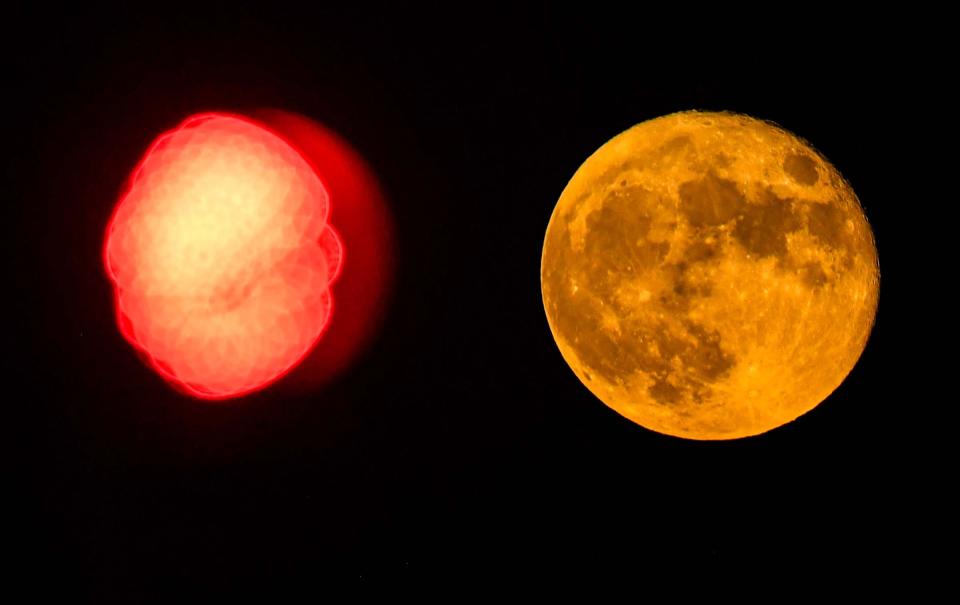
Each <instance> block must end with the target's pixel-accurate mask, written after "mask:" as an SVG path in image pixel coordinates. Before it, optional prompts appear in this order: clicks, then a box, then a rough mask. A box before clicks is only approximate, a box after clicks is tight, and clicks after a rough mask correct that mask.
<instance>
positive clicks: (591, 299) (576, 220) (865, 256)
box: [540, 112, 880, 439]
mask: <svg viewBox="0 0 960 605" xmlns="http://www.w3.org/2000/svg"><path fill="white" fill-rule="evenodd" d="M879 277H880V274H879V267H878V263H877V250H876V246H875V244H874V239H873V233H872V232H871V230H870V226H869V224H868V223H867V219H866V217H865V216H864V213H863V209H862V208H861V207H860V202H859V201H858V200H857V196H856V195H855V194H854V192H853V189H852V188H851V187H850V185H849V184H848V183H847V181H846V180H844V178H843V177H842V176H841V175H840V173H839V172H838V171H837V169H836V168H834V167H833V166H832V165H831V164H830V163H829V162H828V161H827V160H826V159H825V158H824V157H823V156H822V155H820V154H819V153H818V152H817V151H816V150H815V149H813V147H811V146H810V145H809V144H808V143H806V142H805V141H803V140H802V139H800V138H799V137H797V136H795V135H793V134H791V133H789V132H787V131H785V130H783V129H782V128H779V127H778V126H776V125H774V124H771V123H769V122H765V121H761V120H757V119H755V118H751V117H749V116H745V115H739V114H733V113H707V112H684V113H676V114H672V115H668V116H664V117H660V118H656V119H654V120H649V121H647V122H643V123H641V124H639V125H637V126H634V127H633V128H631V129H629V130H627V131H626V132H623V133H621V134H619V135H617V136H616V137H614V138H613V139H611V140H610V141H608V142H607V143H606V144H604V145H603V146H602V147H601V148H600V149H598V150H597V151H596V152H595V153H594V154H593V155H591V156H590V157H589V158H587V160H586V161H585V162H584V163H583V165H582V166H580V168H579V169H578V170H577V172H576V173H575V174H574V175H573V178H572V179H571V180H570V182H569V184H567V186H566V188H565V189H564V190H563V193H562V194H561V196H560V200H559V201H558V202H557V206H556V208H555V209H554V211H553V215H552V216H551V218H550V223H549V226H548V227H547V233H546V238H545V241H544V246H543V258H542V264H541V275H540V278H541V288H542V292H543V304H544V308H545V310H546V314H547V321H548V322H549V324H550V329H551V331H552V332H553V336H554V339H555V340H556V342H557V345H558V347H559V348H560V353H561V354H562V355H563V358H564V359H565V360H566V362H567V363H568V364H569V365H570V367H571V368H572V369H573V371H574V372H575V373H576V375H577V377H578V378H579V379H580V380H581V381H582V382H583V384H584V385H586V387H587V388H588V389H589V390H590V391H591V392H592V393H593V394H594V395H596V396H597V397H598V398H599V399H600V400H601V401H603V402H604V403H605V404H607V405H608V406H610V407H611V408H613V409H614V410H616V411H617V412H619V413H620V414H622V415H623V416H625V417H627V418H629V419H630V420H632V421H634V422H636V423H638V424H640V425H642V426H644V427H647V428H649V429H652V430H654V431H658V432H660V433H665V434H668V435H675V436H678V437H686V438H690V439H735V438H739V437H746V436H750V435H756V434H759V433H763V432H766V431H769V430H770V429H773V428H775V427H778V426H780V425H783V424H785V423H787V422H790V421H792V420H794V419H795V418H797V417H798V416H800V415H801V414H804V413H806V412H808V411H809V410H811V409H813V408H814V407H816V406H817V405H818V404H819V403H820V402H821V401H823V400H824V399H825V398H826V397H827V396H828V395H830V393H832V392H833V391H834V390H835V389H836V388H837V387H838V386H839V385H840V383H841V382H843V380H844V378H846V376H847V374H848V373H849V372H850V370H851V369H852V368H853V366H854V364H856V362H857V359H858V358H859V357H860V354H861V353H862V352H863V349H864V347H865V346H866V342H867V338H868V336H869V335H870V330H871V328H872V326H873V321H874V315H875V313H876V308H877V298H878V294H879Z"/></svg>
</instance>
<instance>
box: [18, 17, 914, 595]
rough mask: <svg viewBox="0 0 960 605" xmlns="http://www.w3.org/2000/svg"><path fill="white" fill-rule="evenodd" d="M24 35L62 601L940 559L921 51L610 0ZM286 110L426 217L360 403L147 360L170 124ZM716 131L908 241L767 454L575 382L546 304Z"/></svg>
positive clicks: (43, 477) (22, 527)
mask: <svg viewBox="0 0 960 605" xmlns="http://www.w3.org/2000/svg"><path fill="white" fill-rule="evenodd" d="M131 11H133V12H131ZM594 12H595V13H596V14H593V13H594ZM691 12H692V11H691ZM798 12H803V11H798ZM818 15H819V16H818ZM731 17H732V18H731ZM727 21H732V22H735V23H738V24H739V25H736V26H734V25H731V24H729V23H727ZM885 25H886V26H889V27H896V26H898V25H897V19H896V17H891V19H890V20H889V22H885ZM8 26H9V27H10V28H11V29H12V30H14V31H13V33H12V34H11V36H10V37H8V38H7V41H6V43H7V44H8V45H9V47H8V48H7V49H6V50H5V55H6V56H7V57H8V58H10V59H12V61H11V63H10V64H9V68H8V69H7V72H6V73H7V80H6V81H7V83H8V85H9V92H8V94H7V95H6V99H5V101H6V102H9V103H12V106H11V108H10V110H9V111H8V114H7V115H9V116H10V118H9V119H8V122H9V124H8V127H9V133H10V134H9V138H8V140H9V142H10V144H9V146H8V150H9V157H8V158H7V159H6V160H5V162H4V169H5V171H7V172H8V173H9V174H8V178H5V179H4V188H5V189H7V191H6V192H5V198H7V199H6V200H5V201H7V202H8V204H9V206H8V218H9V217H12V219H13V220H12V222H11V223H9V224H8V225H10V224H12V225H13V227H12V228H11V232H12V234H13V236H12V237H11V238H7V241H6V242H5V244H6V245H11V246H12V247H13V248H12V250H11V252H10V253H9V254H8V255H7V259H8V260H10V261H12V264H13V267H12V269H11V275H12V276H13V278H12V284H13V291H14V292H15V295H13V296H10V297H8V300H7V301H6V304H10V305H12V307H11V312H10V313H9V314H8V317H10V318H11V320H10V324H11V325H10V329H11V330H12V334H13V337H14V338H15V339H16V340H15V347H16V349H15V352H16V355H15V356H13V358H12V359H10V360H8V361H7V362H5V363H6V364H7V366H6V367H7V372H6V374H7V376H8V377H9V378H10V380H12V381H13V382H12V384H13V385H14V388H15V389H19V391H16V393H19V394H15V396H14V397H13V398H12V399H11V401H9V402H8V403H7V407H8V408H9V409H10V414H11V416H10V418H11V420H10V421H9V424H8V426H7V428H8V431H9V432H10V439H8V440H7V442H8V443H12V444H13V445H14V446H15V447H16V452H15V453H14V454H13V455H12V456H9V457H8V460H9V461H12V471H11V476H15V477H18V478H22V479H24V481H25V483H24V485H25V486H26V487H25V488H24V489H19V488H18V489H17V490H15V491H16V494H17V496H16V497H14V498H11V502H12V504H13V506H14V513H13V514H12V515H9V516H8V519H9V522H10V528H9V529H10V532H9V535H11V536H13V542H12V543H11V544H12V546H11V552H15V553H17V556H16V559H17V565H16V566H14V567H13V568H12V570H11V571H9V573H10V576H11V577H13V576H16V578H17V579H19V580H20V581H24V582H27V583H29V585H30V587H31V590H34V591H39V592H41V593H42V592H46V591H59V590H69V591H70V594H71V595H73V596H74V597H75V598H78V599H79V598H81V597H84V596H89V597H92V598H93V599H94V600H98V601H101V602H102V601H104V600H106V601H112V600H117V601H136V600H138V599H145V600H146V599H151V598H158V600H167V598H166V597H167V596H174V595H181V596H182V595H184V594H191V595H192V594H198V593H195V592H192V591H193V590H195V589H199V590H202V591H208V590H209V591H213V592H222V591H227V592H232V591H235V590H238V589H239V590H243V591H246V590H248V589H253V588H255V587H263V588H268V589H270V590H274V589H276V588H277V587H284V588H288V589H290V590H293V591H297V590H301V589H307V590H322V589H323V586H325V584H326V580H327V579H330V578H331V577H333V578H337V579H340V580H346V581H347V582H351V583H361V582H365V581H368V580H371V579H373V580H376V579H379V578H389V579H395V578H413V579H427V580H435V579H438V578H449V577H450V574H453V575H454V576H456V577H459V578H464V579H468V580H473V581H475V582H497V581H498V580H502V579H503V578H505V577H508V576H515V575H518V574H520V575H523V576H527V575H530V574H535V575H536V576H538V577H539V576H540V574H543V575H544V577H546V578H551V577H552V578H559V579H560V580H563V581H565V580H566V579H567V578H569V577H570V575H568V574H580V573H584V572H585V571H588V570H591V571H598V570H599V571H606V572H607V573H609V574H610V575H611V576H613V577H623V578H626V579H628V580H630V581H631V582H634V581H636V582H638V584H639V585H642V584H643V583H644V582H646V583H649V584H651V585H656V584H658V583H660V582H661V580H660V576H659V575H658V573H659V571H658V570H660V569H674V570H678V571H681V572H683V573H685V574H689V576H690V579H689V581H690V582H693V583H695V582H697V581H698V580H699V579H702V572H704V571H706V570H710V571H716V570H719V571H720V576H721V578H722V579H721V580H720V581H719V582H720V583H719V584H716V586H718V587H726V588H727V589H732V590H734V591H736V589H737V587H738V586H740V585H745V584H751V583H753V582H752V580H751V579H750V576H751V574H755V573H758V572H757V571H756V570H758V569H761V568H762V569H765V570H772V571H777V572H779V574H778V575H782V576H783V577H784V578H785V581H786V582H787V583H788V584H790V585H793V584H802V583H804V582H806V581H807V579H808V578H810V577H817V576H822V575H823V574H825V573H826V572H828V571H831V570H833V571H836V572H838V573H841V574H847V573H848V571H849V569H850V568H861V567H862V568H863V569H866V570H869V573H871V574H880V573H881V572H880V571H879V570H881V569H887V566H888V565H889V566H893V567H898V566H899V563H897V562H898V561H901V560H903V559H905V558H908V557H909V556H910V553H911V551H909V550H905V549H904V548H903V547H902V539H904V538H905V537H907V536H909V535H910V534H912V533H913V532H914V529H913V528H912V524H913V523H914V520H915V516H916V513H915V511H914V509H913V508H910V509H905V508H903V504H902V503H903V502H904V501H905V500H904V498H903V494H904V492H905V491H909V490H910V489H913V487H910V483H909V477H910V476H911V470H910V466H909V465H910V461H909V458H907V457H906V456H905V452H908V451H911V450H912V449H913V447H914V438H913V437H912V436H911V435H912V434H913V432H912V431H913V421H912V420H911V415H910V414H904V412H903V409H904V408H903V401H904V400H903V398H902V393H901V390H905V387H901V384H900V383H899V382H898V379H897V376H898V373H897V372H896V368H897V367H899V366H898V363H899V362H898V357H902V356H903V353H904V352H903V349H902V345H903V341H902V340H901V337H902V334H900V333H899V331H898V324H897V322H896V321H895V320H894V317H895V316H896V314H897V309H898V307H899V305H900V304H901V302H902V301H900V300H898V297H899V295H898V291H900V290H899V289H898V283H899V280H900V275H901V271H900V266H901V265H902V262H903V261H901V254H900V250H901V249H903V248H905V247H906V245H905V243H904V242H903V241H902V237H903V236H902V234H901V233H898V232H896V230H895V227H896V224H895V221H896V220H899V219H898V218H896V215H895V212H896V211H897V208H898V206H901V205H902V199H900V198H898V197H897V195H896V194H895V193H894V188H893V187H894V186H893V184H892V183H891V177H890V175H891V174H894V173H896V172H897V171H898V169H897V166H899V165H900V163H901V159H899V158H898V156H897V153H892V152H891V149H896V148H897V145H895V144H894V141H897V140H899V138H900V137H903V136H905V132H904V131H905V129H906V127H905V126H904V125H903V123H902V122H901V121H899V120H891V119H890V116H891V115H896V113H897V112H898V111H904V109H905V104H906V103H907V102H908V101H909V99H914V98H916V97H917V96H918V95H921V96H922V95H923V94H925V93H924V91H923V89H922V88H918V87H919V86H921V85H922V82H921V81H920V80H921V79H920V78H916V77H914V79H913V80H911V83H910V84H909V86H908V85H907V83H906V82H907V74H908V73H910V72H913V71H914V68H913V64H912V63H911V60H910V58H909V57H908V56H907V55H906V54H905V53H906V52H907V51H908V47H910V43H908V42H907V41H905V40H904V39H903V36H902V35H890V34H889V32H888V33H878V31H880V29H882V28H878V27H875V26H871V27H865V26H863V25H860V24H858V23H857V22H856V21H843V20H839V21H838V20H837V16H836V15H833V16H832V17H831V19H829V20H827V19H825V18H823V15H822V14H816V13H815V14H807V15H802V14H798V15H790V16H789V17H781V16H773V15H771V16H767V15H763V14H753V15H746V16H742V17H741V16H738V15H732V16H730V15H728V17H727V18H726V19H721V18H720V17H719V15H717V14H712V13H709V12H707V13H703V14H700V15H699V16H698V17H697V18H696V19H694V16H693V15H684V14H679V15H666V14H660V13H658V12H654V11H650V10H649V9H645V8H635V9H633V10H632V11H628V12H624V9H618V10H617V11H615V12H603V11H601V10H600V9H599V8H597V9H594V8H593V7H592V6H591V5H589V4H588V5H582V6H579V7H577V8H576V9H570V10H559V9H557V8H556V7H548V6H540V7H538V8H527V9H523V10H518V9H510V10H501V11H494V10H492V9H489V8H483V9H481V8H473V9H471V8H464V7H459V8H457V9H456V10H455V11H448V12H443V11H441V10H440V9H439V8H436V9H433V10H428V9H424V10H421V11H418V12H410V11H407V10H406V9H403V10H401V9H396V8H394V9H390V10H384V9H381V8H371V7H366V6H359V5H351V6H349V7H346V8H339V9H319V8H318V9H311V10H306V9H296V10H293V9H291V10H286V11H281V10H278V9H275V8H270V9H268V8H259V9H245V8H241V7H237V6H235V5H232V4H230V5H224V6H223V7H221V8H219V9H216V10H210V11H206V10H200V9H197V8H193V9H191V10H189V11H184V12H174V11H171V12H169V13H167V14H150V15H148V14H141V13H140V12H138V11H137V10H133V9H129V8H128V9H125V10H120V11H113V12H104V13H101V14H64V13H61V12H58V11H54V10H51V11H49V12H48V13H44V14H36V15H23V16H17V17H16V18H11V20H10V21H9V23H8ZM899 27H901V29H903V28H907V27H908V26H907V25H906V24H900V25H899ZM901 34H902V32H901ZM263 107H273V108H281V109H286V110H290V111H295V112H299V113H302V114H304V115H306V116H309V117H311V118H313V119H315V120H318V121H320V122H321V123H323V124H325V125H327V126H329V127H330V128H332V129H334V130H336V131H337V132H339V133H340V134H341V135H343V136H344V137H345V138H346V139H347V140H349V141H350V142H351V143H352V144H353V145H354V146H355V147H356V148H357V149H358V150H359V151H360V152H361V153H362V154H363V155H364V156H365V157H366V158H367V160H368V161H369V162H370V164H371V165H372V167H373V168H374V170H375V171H376V173H377V174H378V175H379V177H380V178H381V181H382V184H383V185H384V187H385V189H386V191H387V192H388V195H389V203H390V207H391V210H392V212H393V214H394V219H395V222H396V227H397V232H398V251H397V262H398V266H397V282H396V288H395V290H394V295H393V299H392V303H391V304H390V306H389V311H388V315H387V317H386V320H385V323H384V326H383V329H382V330H381V332H380V334H379V336H378V337H377V339H376V341H375V342H374V343H373V345H372V346H371V347H370V349H369V350H368V352H367V353H366V354H365V356H363V357H362V358H361V359H360V360H359V361H358V362H357V363H355V364H354V366H353V367H352V368H351V369H350V370H348V371H347V372H346V373H345V374H343V375H342V376H341V377H340V378H339V379H338V380H337V381H336V382H334V383H333V384H331V385H329V386H328V387H327V388H325V389H323V390H321V391H319V392H315V393H312V394H310V395H303V394H301V395H296V394H291V393H290V392H289V391H288V390H284V389H283V388H271V389H268V390H266V391H264V392H262V393H259V394H256V395H254V396H251V397H247V398H245V399H242V400H239V401H236V402H234V403H232V404H229V405H220V406H217V405H205V404H202V403H198V402H197V401H195V400H191V399H189V398H186V397H184V396H182V395H180V394H177V393H175V392H174V391H172V390H171V389H169V388H168V387H167V386H166V385H165V384H164V383H163V382H162V380H161V379H160V378H159V377H157V376H156V375H155V374H154V373H153V372H152V371H150V370H149V369H147V368H146V367H145V366H144V365H143V364H142V363H141V362H140V361H139V360H138V358H137V357H136V355H135V354H134V352H133V351H132V349H131V348H130V347H129V346H128V345H127V343H126V342H125V341H123V339H122V338H121V336H120V334H119V332H118V331H117V329H116V327H115V325H114V323H113V317H112V313H111V294H110V289H109V284H108V282H107V280H106V279H105V277H104V275H103V274H102V270H101V264H100V256H99V254H100V247H101V245H102V236H103V229H104V227H105V225H106V221H107V219H108V216H109V213H110V211H111V208H112V206H113V204H114V203H115V201H116V195H117V193H118V190H119V188H120V187H121V185H122V184H123V181H124V179H125V178H126V176H127V174H128V172H129V170H130V169H131V168H132V167H133V166H134V165H135V163H136V162H137V160H138V158H139V157H140V155H141V154H142V152H143V151H144V149H145V148H146V146H147V145H148V144H149V143H150V141H151V140H152V139H153V138H154V137H155V136H156V135H157V134H158V133H160V132H162V131H164V130H166V129H169V128H170V127H172V126H174V125H176V124H177V123H178V122H179V121H180V120H182V119H183V118H184V117H186V116H187V115H189V114H191V113H194V112H198V111H202V110H227V111H235V112H249V111H253V110H256V109H258V108H263ZM684 109H712V110H733V111H739V112H745V113H749V114H751V115H754V116H757V117H760V118H765V119H769V120H773V121H775V122H777V123H779V124H781V125H783V126H784V127H786V128H787V129H789V130H791V131H793V132H795V133H797V134H799V135H801V136H803V137H805V138H807V139H808V140H810V141H812V142H813V143H814V144H815V145H816V146H817V147H818V149H820V151H822V152H823V153H824V154H825V155H826V156H827V157H828V158H829V159H830V160H831V161H832V162H833V163H834V164H835V165H836V166H837V167H838V168H839V169H840V171H841V172H842V173H843V174H844V175H845V176H846V177H847V178H848V179H849V181H850V182H851V183H852V185H853V187H854V189H855V190H856V191H857V193H858V195H859V196H860V199H861V201H862V203H863V206H864V208H865V210H866V213H867V216H868V218H869V220H870V222H871V224H872V226H873V228H874V233H875V235H876V238H877V242H878V248H879V252H880V263H881V271H882V287H881V300H880V309H879V313H878V316H877V322H876V326H875V328H874V331H873V334H872V337H871V339H870V341H869V344H868V346H867V349H866V351H865V352H864V354H863V356H862V358H861V359H860V362H859V363H858V364H857V366H856V367H855V368H854V370H853V372H852V373H851V374H850V376H849V377H848V379H847V380H846V382H844V384H843V385H842V386H841V387H840V388H839V389H838V390H837V391H836V392H835V393H834V394H833V395H832V396H831V397H830V398H829V399H827V400H826V401H825V402H824V403H823V404H822V405H820V406H819V407H818V408H816V409H815V410H814V411H812V412H810V413H809V414H807V415H805V416H803V417H802V418H800V419H798V420H797V421H795V422H793V423H790V424H789V425H787V426H784V427H782V428H780V429H778V430H775V431H773V432H770V433H768V434H765V435H762V436H758V437H754V438H749V439H743V440H739V441H734V442H715V443H700V442H691V441H683V440H679V439H675V438H671V437H666V436H661V435H658V434H656V433H653V432H650V431H647V430H645V429H643V428H641V427H639V426H636V425H634V424H632V423H631V422H630V421H628V420H626V419H624V418H622V417H620V416H619V415H617V414H616V413H614V412H613V411H611V410H609V409H608V408H606V407H605V406H604V405H603V404H602V403H600V402H599V401H598V400H596V399H595V398H594V397H592V396H591V395H590V394H589V392H588V391H587V390H586V389H585V388H584V387H582V386H581V385H580V383H579V381H578V380H577V378H576V377H575V376H574V375H573V373H572V372H571V371H570V370H569V369H568V367H567V365H566V364H565V363H564V361H563V359H562V358H561V356H560V354H559V352H558V350H557V348H556V346H555V345H554V342H553V339H552V337H551V335H550V331H549V328H548V326H547V322H546V319H545V317H544V313H543V307H542V303H541V299H540V287H539V262H540V253H541V246H542V238H543V234H544V232H545V229H546V225H547V221H548V219H549V217H550V213H551V211H552V209H553V206H554V203H555V202H556V200H557V198H558V197H559V194H560V192H561V190H562V189H563V187H564V185H565V184H566V182H567V180H568V179H569V178H570V176H572V174H573V173H574V171H575V170H576V168H577V167H578V166H579V165H580V163H581V162H582V161H583V160H584V159H585V158H586V157H587V156H588V155H589V154H590V153H592V152H593V151H594V150H595V149H596V148H597V147H598V146H600V145H601V144H602V143H604V142H605V141H607V140H608V139H609V138H610V137H612V136H613V135H615V134H617V133H619V132H621V131H622V130H624V129H626V128H628V127H629V126H631V125H633V124H635V123H638V122H640V121H643V120H645V119H648V118H652V117H655V116H659V115H662V114H665V113H671V112H674V111H678V110H684ZM21 339H22V340H21ZM894 351H898V353H897V354H894ZM277 386H278V387H280V386H281V385H277ZM892 434H897V435H898V437H896V438H895V439H893V438H891V435H892ZM914 493H915V492H914ZM917 508H918V510H919V508H921V507H917ZM34 578H40V579H34ZM471 585H472V584H465V586H471ZM184 591H188V592H184Z"/></svg>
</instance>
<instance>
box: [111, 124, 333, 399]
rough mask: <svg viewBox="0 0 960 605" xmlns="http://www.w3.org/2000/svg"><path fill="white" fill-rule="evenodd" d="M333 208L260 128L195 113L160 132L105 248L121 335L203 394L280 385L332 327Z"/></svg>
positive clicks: (310, 175)
mask: <svg viewBox="0 0 960 605" xmlns="http://www.w3.org/2000/svg"><path fill="white" fill-rule="evenodd" d="M334 203H335V202H334ZM330 207H331V201H330V194H329V192H328V189H327V187H326V184H325V183H324V182H323V180H322V179H321V177H320V176H319V175H318V173H317V170H315V164H312V163H311V162H309V161H307V159H305V158H304V156H303V155H301V153H300V152H299V151H298V150H297V149H296V148H295V147H294V146H293V145H291V144H290V143H289V142H288V141H287V140H286V139H285V138H283V137H281V136H280V135H279V134H278V133H277V132H276V131H275V130H273V129H269V128H267V127H265V126H264V125H262V124H260V123H257V122H254V121H252V120H249V119H247V118H244V117H240V116H234V115H228V114H219V113H205V114H199V115H195V116H192V117H190V118H188V119H187V120H185V121H184V122H183V123H181V124H180V125H179V126H178V127H177V128H175V129H174V130H172V131H170V132H167V133H164V134H162V135H161V136H159V137H158V138H157V139H156V141H155V142H154V143H153V144H152V145H151V146H150V148H149V149H148V150H147V152H146V154H145V155H144V157H143V159H142V160H141V161H140V163H139V165H138V166H137V168H136V169H135V170H134V172H133V173H132V175H131V178H130V181H129V184H128V187H127V190H126V192H125V193H124V194H123V196H122V197H121V199H120V201H119V203H118V204H117V207H116V209H115V210H114V213H113V216H112V217H111V219H110V222H109V225H108V227H107V233H106V239H105V242H104V249H103V255H104V264H105V267H106V271H107V274H108V276H109V277H110V279H111V281H112V283H113V286H114V294H115V309H116V315H117V322H118V325H119V326H120V330H121V332H122V334H123V336H124V337H125V338H126V339H127V340H128V341H129V342H130V343H131V344H132V345H133V346H134V347H135V348H136V349H137V350H138V351H139V352H140V353H141V354H142V355H143V356H144V358H145V359H146V360H147V361H148V363H149V364H150V365H151V366H152V367H153V368H154V369H155V370H156V371H157V372H158V373H160V375H162V376H163V377H164V378H165V379H166V380H167V381H169V382H170V383H171V384H172V385H174V386H175V387H177V388H178V389H181V390H183V391H185V392H186V393H188V394H190V395H193V396H195V397H199V398H202V399H209V400H218V399H226V398H231V397H238V396H241V395H244V394H247V393H250V392H253V391H256V390H259V389H262V388H263V387H265V386H267V385H268V384H270V383H272V382H274V381H276V380H278V379H279V378H281V377H282V376H284V375H285V374H286V373H287V372H289V371H290V370H291V369H292V368H293V367H294V366H295V365H297V364H298V363H300V362H301V361H302V360H303V358H304V357H305V356H306V355H307V353H308V352H309V351H310V350H311V349H312V348H313V347H314V345H315V344H316V343H317V341H318V339H320V337H321V335H322V334H324V332H325V330H326V329H327V328H328V325H329V324H330V319H331V315H332V313H333V295H332V292H331V289H330V286H331V284H332V283H333V282H334V280H335V279H336V278H337V277H338V275H339V273H340V267H341V265H342V262H343V259H344V258H345V254H344V246H343V245H342V244H341V240H340V237H339V236H338V234H337V233H336V231H334V229H333V228H332V227H331V226H330V225H329V224H327V222H328V218H329V215H330Z"/></svg>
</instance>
